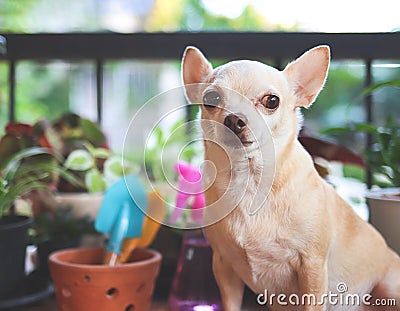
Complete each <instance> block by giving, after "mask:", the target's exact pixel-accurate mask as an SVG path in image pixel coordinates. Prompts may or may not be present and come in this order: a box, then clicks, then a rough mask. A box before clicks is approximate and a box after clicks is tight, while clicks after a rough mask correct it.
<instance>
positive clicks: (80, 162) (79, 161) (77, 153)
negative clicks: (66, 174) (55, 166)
mask: <svg viewBox="0 0 400 311" xmlns="http://www.w3.org/2000/svg"><path fill="white" fill-rule="evenodd" d="M94 165H95V162H94V159H93V157H92V156H91V155H90V153H89V152H87V151H86V150H74V151H72V152H71V153H70V154H69V156H68V158H67V159H66V160H65V163H64V166H65V167H66V168H67V169H71V170H75V171H87V170H88V169H90V168H92V167H94Z"/></svg>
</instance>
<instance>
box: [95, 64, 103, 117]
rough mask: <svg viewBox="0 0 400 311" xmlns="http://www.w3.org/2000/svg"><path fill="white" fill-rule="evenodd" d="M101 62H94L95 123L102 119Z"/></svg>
mask: <svg viewBox="0 0 400 311" xmlns="http://www.w3.org/2000/svg"><path fill="white" fill-rule="evenodd" d="M103 69H104V68H103V61H102V60H99V59H98V60H97V61H96V98H97V123H98V124H101V122H102V119H103Z"/></svg>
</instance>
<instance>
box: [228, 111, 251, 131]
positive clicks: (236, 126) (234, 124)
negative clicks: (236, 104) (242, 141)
mask: <svg viewBox="0 0 400 311" xmlns="http://www.w3.org/2000/svg"><path fill="white" fill-rule="evenodd" d="M246 124H247V119H246V117H245V116H244V115H241V114H230V115H228V116H226V117H225V120H224V125H225V126H226V127H228V128H229V129H231V130H232V132H234V133H235V134H240V133H241V132H243V130H244V129H245V128H246Z"/></svg>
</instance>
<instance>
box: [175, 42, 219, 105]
mask: <svg viewBox="0 0 400 311" xmlns="http://www.w3.org/2000/svg"><path fill="white" fill-rule="evenodd" d="M212 70H213V68H212V66H211V64H210V62H209V61H208V60H207V58H206V57H205V56H204V55H203V53H201V52H200V50H199V49H197V48H195V47H193V46H188V47H187V48H186V49H185V52H184V53H183V58H182V80H183V83H184V85H185V89H186V96H187V97H188V99H189V101H190V102H192V103H200V102H201V100H202V99H201V92H202V88H201V85H200V84H201V83H204V82H205V78H206V77H207V76H208V75H209V74H210V73H211V72H212Z"/></svg>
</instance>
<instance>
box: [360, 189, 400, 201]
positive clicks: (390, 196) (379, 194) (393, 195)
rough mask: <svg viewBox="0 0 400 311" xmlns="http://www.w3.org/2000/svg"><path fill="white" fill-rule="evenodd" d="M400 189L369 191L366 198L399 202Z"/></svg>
mask: <svg viewBox="0 0 400 311" xmlns="http://www.w3.org/2000/svg"><path fill="white" fill-rule="evenodd" d="M399 194H400V188H382V189H372V190H369V191H368V192H367V193H366V195H365V197H366V198H367V199H368V200H382V201H393V202H399V200H400V196H399Z"/></svg>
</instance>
